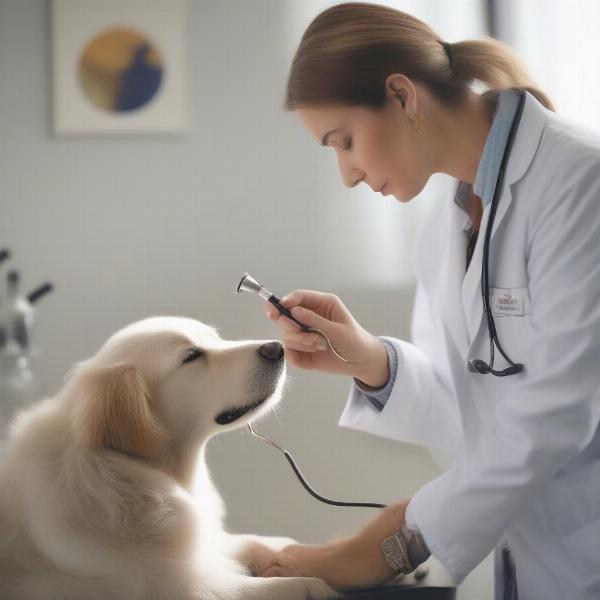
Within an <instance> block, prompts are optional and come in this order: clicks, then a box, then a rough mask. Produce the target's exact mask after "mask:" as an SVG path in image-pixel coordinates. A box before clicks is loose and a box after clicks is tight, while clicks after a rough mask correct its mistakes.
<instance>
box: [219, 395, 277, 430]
mask: <svg viewBox="0 0 600 600" xmlns="http://www.w3.org/2000/svg"><path fill="white" fill-rule="evenodd" d="M268 397H269V396H265V397H264V398H261V399H260V400H258V401H256V402H253V403H252V404H247V405H246V406H240V407H239V408H234V409H232V410H225V411H223V412H222V413H219V414H218V415H217V416H216V417H215V422H216V423H218V424H219V425H229V423H233V422H234V421H237V420H238V419H239V418H240V417H243V416H244V415H245V414H247V413H249V412H251V411H253V410H255V409H256V408H258V407H259V406H260V405H261V404H262V403H263V402H264V401H265V400H266V399H267V398H268Z"/></svg>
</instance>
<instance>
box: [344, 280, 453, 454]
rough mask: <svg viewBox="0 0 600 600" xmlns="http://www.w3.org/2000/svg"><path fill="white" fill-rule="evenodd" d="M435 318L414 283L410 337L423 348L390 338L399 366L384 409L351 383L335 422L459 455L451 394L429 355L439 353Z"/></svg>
mask: <svg viewBox="0 0 600 600" xmlns="http://www.w3.org/2000/svg"><path fill="white" fill-rule="evenodd" d="M435 322H436V320H435V319H434V318H433V315H432V314H431V313H430V308H429V302H428V299H427V297H426V292H425V290H424V289H423V288H422V286H421V285H420V284H419V285H418V286H417V290H416V295H415V303H414V309H413V318H412V335H413V339H415V341H416V342H418V343H420V344H421V347H419V346H417V345H416V344H412V343H409V342H406V341H403V340H399V339H396V338H393V337H389V336H380V337H381V338H382V339H384V340H387V341H388V342H389V343H390V344H392V345H393V347H394V349H395V350H396V356H397V359H398V365H397V369H396V376H395V378H394V382H393V385H392V389H391V392H390V395H389V397H388V399H387V400H386V402H385V405H384V406H383V408H382V410H378V409H377V408H376V407H374V406H373V405H372V404H371V403H370V402H368V400H367V398H366V397H365V394H364V392H363V391H362V390H360V388H359V387H358V386H357V385H356V384H355V383H354V382H353V383H352V387H351V389H350V394H349V398H348V401H347V403H346V406H345V408H344V410H343V412H342V415H341V417H340V419H339V422H338V425H340V426H341V427H347V428H349V429H355V430H358V431H363V432H366V433H371V434H373V435H378V436H381V437H385V438H389V439H392V440H396V441H401V442H408V443H414V444H421V445H424V446H427V447H428V448H433V449H438V450H442V451H444V452H446V453H448V454H451V455H457V454H458V453H459V452H460V448H461V447H462V430H461V426H460V417H459V413H458V408H457V403H456V399H455V394H454V390H453V388H452V386H451V385H450V384H449V383H448V381H449V377H448V374H447V371H446V372H445V371H444V370H443V368H442V367H441V366H438V367H436V365H435V364H434V360H432V357H435V354H436V352H437V353H438V355H439V359H440V363H441V361H442V358H443V357H442V355H441V354H440V348H439V341H438V343H437V344H436V342H435V337H434V332H433V330H432V328H433V327H435Z"/></svg>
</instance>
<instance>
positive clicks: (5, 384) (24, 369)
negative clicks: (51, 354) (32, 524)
mask: <svg viewBox="0 0 600 600" xmlns="http://www.w3.org/2000/svg"><path fill="white" fill-rule="evenodd" d="M10 256H11V253H10V250H8V249H0V268H1V265H2V264H3V263H4V262H6V261H7V260H8V259H9V258H10ZM2 275H3V273H2V272H1V271H0V276H2ZM2 279H5V281H6V287H5V290H4V293H2V292H1V291H0V456H2V454H3V448H4V443H5V441H6V437H7V434H8V427H9V424H10V422H11V421H12V419H13V417H14V416H15V415H16V414H17V412H18V411H19V410H22V409H25V408H27V407H29V406H31V405H32V404H34V403H35V402H36V401H38V400H40V399H41V395H42V390H41V388H40V385H39V382H38V379H37V378H36V376H35V373H34V370H33V367H32V356H33V355H34V354H35V351H36V349H35V347H34V346H33V344H32V332H33V326H34V322H35V316H36V304H37V302H38V301H39V300H40V299H41V298H43V297H44V296H45V295H46V294H48V293H49V292H51V291H52V289H53V285H52V284H51V283H44V284H42V285H40V286H38V287H37V288H36V289H34V290H33V291H31V292H30V293H28V294H23V293H22V292H21V281H20V279H21V277H20V273H19V271H17V270H15V269H11V270H9V271H8V272H7V273H6V275H5V276H4V277H2Z"/></svg>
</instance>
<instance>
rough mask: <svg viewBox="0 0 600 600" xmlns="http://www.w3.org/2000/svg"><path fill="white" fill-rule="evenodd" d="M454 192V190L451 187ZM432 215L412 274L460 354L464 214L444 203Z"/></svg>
mask: <svg viewBox="0 0 600 600" xmlns="http://www.w3.org/2000/svg"><path fill="white" fill-rule="evenodd" d="M454 191H455V192H456V187H454ZM440 211H441V213H446V214H440V212H436V211H434V213H433V215H432V216H434V217H435V218H434V219H433V220H432V221H430V223H429V225H428V227H426V228H425V230H424V232H423V235H422V236H421V238H420V243H419V245H418V246H417V253H416V263H415V268H416V274H417V277H418V279H419V280H420V281H421V283H422V285H423V287H424V288H425V290H426V291H427V293H428V294H429V295H430V297H431V302H432V304H433V305H434V306H436V307H437V309H438V310H439V312H440V317H441V318H440V324H441V326H442V327H443V329H444V337H445V339H446V340H447V341H448V342H451V343H453V344H454V345H456V348H457V349H458V351H459V353H460V354H463V353H464V352H465V350H466V348H467V330H466V327H465V317H464V313H463V307H462V303H461V301H460V298H461V284H462V278H463V273H464V272H465V235H464V232H463V230H462V224H463V222H464V219H465V213H464V212H463V211H462V210H461V209H460V208H459V207H458V206H457V205H456V204H455V203H454V202H447V203H446V204H444V205H443V206H442V207H440Z"/></svg>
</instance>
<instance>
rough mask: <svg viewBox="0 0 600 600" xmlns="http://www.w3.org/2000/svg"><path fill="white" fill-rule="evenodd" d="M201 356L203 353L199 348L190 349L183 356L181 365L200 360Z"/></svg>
mask: <svg viewBox="0 0 600 600" xmlns="http://www.w3.org/2000/svg"><path fill="white" fill-rule="evenodd" d="M203 354H204V353H203V352H202V350H200V348H190V349H189V350H188V351H187V353H186V355H185V356H184V358H183V363H182V364H185V363H189V362H192V361H193V360H196V359H197V358H200V357H201V356H202V355H203Z"/></svg>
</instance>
